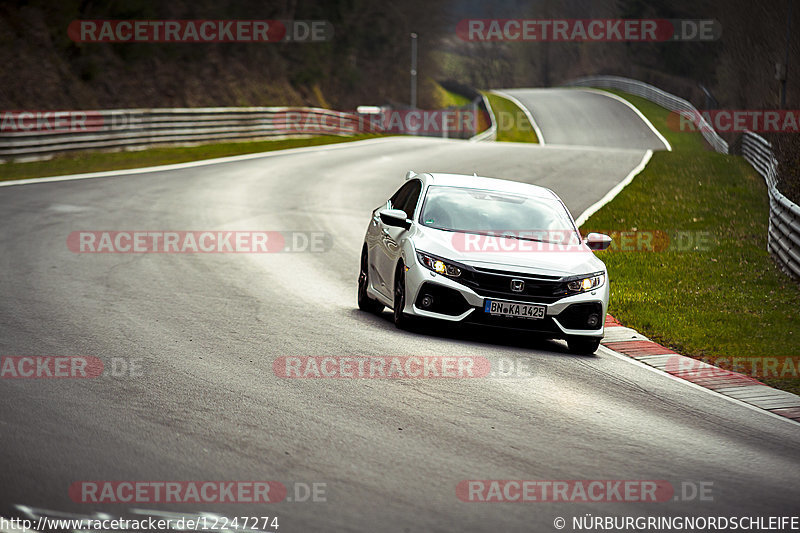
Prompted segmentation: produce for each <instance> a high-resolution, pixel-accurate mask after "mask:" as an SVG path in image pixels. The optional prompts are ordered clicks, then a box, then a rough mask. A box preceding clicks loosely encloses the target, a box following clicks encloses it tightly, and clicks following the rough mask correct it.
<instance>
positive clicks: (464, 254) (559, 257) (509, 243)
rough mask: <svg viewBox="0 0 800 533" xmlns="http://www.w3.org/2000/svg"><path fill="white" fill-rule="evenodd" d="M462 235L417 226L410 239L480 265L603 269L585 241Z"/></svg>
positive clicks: (535, 270)
mask: <svg viewBox="0 0 800 533" xmlns="http://www.w3.org/2000/svg"><path fill="white" fill-rule="evenodd" d="M465 235H468V234H464V233H459V232H452V231H443V230H437V229H433V228H421V227H419V226H417V228H416V231H415V232H414V234H413V235H412V239H413V241H414V247H415V248H416V249H417V250H420V251H424V252H428V253H430V254H432V255H436V256H439V257H441V258H443V259H450V260H452V261H457V262H459V263H463V264H465V265H469V266H474V267H479V268H493V269H513V270H514V271H517V272H524V273H529V274H544V275H549V276H571V275H576V274H589V273H592V272H598V271H601V270H605V264H604V263H603V262H602V261H600V260H599V259H598V258H597V257H596V256H595V255H594V253H593V252H592V251H591V250H590V249H589V247H587V246H586V245H585V244H580V245H574V246H560V245H549V244H545V243H536V242H531V241H521V240H517V239H508V238H504V237H493V238H490V239H488V240H486V239H485V238H483V237H481V241H480V244H477V245H468V244H466V241H465V239H464V236H465ZM473 242H474V241H473Z"/></svg>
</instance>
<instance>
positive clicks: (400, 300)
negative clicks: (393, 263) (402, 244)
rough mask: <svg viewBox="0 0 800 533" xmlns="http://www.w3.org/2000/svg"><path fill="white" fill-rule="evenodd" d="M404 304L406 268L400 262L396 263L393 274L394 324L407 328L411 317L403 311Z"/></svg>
mask: <svg viewBox="0 0 800 533" xmlns="http://www.w3.org/2000/svg"><path fill="white" fill-rule="evenodd" d="M405 306H406V269H405V267H404V266H403V264H402V263H400V264H399V265H397V272H396V273H395V275H394V325H395V326H397V327H398V328H400V329H408V327H409V325H410V321H411V319H410V318H409V317H407V316H406V314H405V313H403V308H404V307H405Z"/></svg>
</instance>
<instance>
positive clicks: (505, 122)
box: [484, 92, 539, 143]
mask: <svg viewBox="0 0 800 533" xmlns="http://www.w3.org/2000/svg"><path fill="white" fill-rule="evenodd" d="M484 94H485V95H486V98H487V99H488V100H489V105H490V106H491V107H492V112H493V113H494V117H495V121H496V122H497V140H498V141H501V142H523V143H538V142H539V139H538V138H537V137H536V132H535V131H534V129H533V125H532V124H531V122H530V120H528V117H527V116H525V112H524V111H522V109H520V108H519V106H517V104H515V103H514V102H512V101H511V100H509V99H508V98H503V97H502V96H499V95H496V94H493V93H488V92H487V93H484Z"/></svg>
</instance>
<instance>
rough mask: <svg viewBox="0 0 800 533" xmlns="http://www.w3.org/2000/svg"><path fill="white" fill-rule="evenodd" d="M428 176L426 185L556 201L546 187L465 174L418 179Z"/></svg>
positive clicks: (434, 175) (440, 174)
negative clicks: (488, 191) (498, 192)
mask: <svg viewBox="0 0 800 533" xmlns="http://www.w3.org/2000/svg"><path fill="white" fill-rule="evenodd" d="M422 176H428V179H427V180H426V181H427V182H428V185H437V186H443V187H464V188H468V189H484V190H491V191H500V192H509V193H517V194H524V195H526V196H536V197H540V198H552V199H555V200H558V199H559V198H558V196H557V195H556V193H554V192H553V191H551V190H550V189H548V188H546V187H540V186H539V185H531V184H530V183H522V182H519V181H510V180H503V179H497V178H485V177H481V176H476V175H472V176H470V175H467V174H447V173H442V172H426V173H425V174H420V175H419V177H422Z"/></svg>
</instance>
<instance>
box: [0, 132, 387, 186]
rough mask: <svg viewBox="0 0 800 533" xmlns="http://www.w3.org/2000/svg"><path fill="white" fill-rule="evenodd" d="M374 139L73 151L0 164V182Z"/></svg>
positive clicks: (358, 137)
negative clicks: (35, 159)
mask: <svg viewBox="0 0 800 533" xmlns="http://www.w3.org/2000/svg"><path fill="white" fill-rule="evenodd" d="M374 137H378V135H355V136H352V137H339V136H335V135H324V136H317V137H308V138H303V139H282V140H274V141H249V142H235V143H216V144H203V145H199V146H188V147H187V146H170V147H163V148H150V149H147V150H141V151H133V152H74V153H67V154H62V155H57V156H55V157H53V158H52V159H48V160H46V161H30V162H27V163H15V162H11V163H5V164H0V181H6V180H18V179H29V178H41V177H45V176H63V175H66V174H80V173H84V172H101V171H104V170H123V169H128V168H140V167H150V166H156V165H170V164H173V163H185V162H187V161H198V160H202V159H214V158H217V157H227V156H232V155H241V154H251V153H256V152H269V151H272V150H285V149H287V148H298V147H301V146H320V145H323V144H335V143H342V142H350V141H359V140H363V139H371V138H374Z"/></svg>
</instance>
